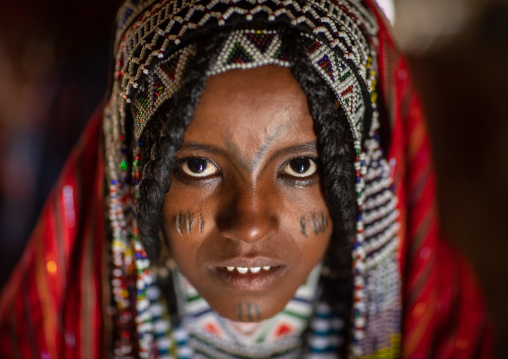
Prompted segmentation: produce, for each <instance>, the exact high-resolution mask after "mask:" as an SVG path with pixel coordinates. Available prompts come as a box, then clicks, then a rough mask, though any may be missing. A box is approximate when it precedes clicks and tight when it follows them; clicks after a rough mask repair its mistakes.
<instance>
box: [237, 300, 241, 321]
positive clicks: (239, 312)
mask: <svg viewBox="0 0 508 359" xmlns="http://www.w3.org/2000/svg"><path fill="white" fill-rule="evenodd" d="M237 314H238V320H239V321H242V303H239V304H238V306H237Z"/></svg>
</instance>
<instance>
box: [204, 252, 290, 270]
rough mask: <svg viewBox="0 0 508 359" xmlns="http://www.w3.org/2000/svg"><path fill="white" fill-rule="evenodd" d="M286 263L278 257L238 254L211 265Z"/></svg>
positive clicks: (256, 265)
mask: <svg viewBox="0 0 508 359" xmlns="http://www.w3.org/2000/svg"><path fill="white" fill-rule="evenodd" d="M285 264H286V263H285V262H284V261H282V260H280V259H278V258H272V257H266V256H262V255H257V256H238V257H232V258H227V259H223V260H219V261H215V262H214V263H212V266H213V267H250V268H252V267H268V266H270V267H278V266H283V265H285Z"/></svg>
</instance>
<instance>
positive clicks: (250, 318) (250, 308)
mask: <svg viewBox="0 0 508 359" xmlns="http://www.w3.org/2000/svg"><path fill="white" fill-rule="evenodd" d="M247 318H249V322H252V321H253V319H252V304H250V303H249V304H247Z"/></svg>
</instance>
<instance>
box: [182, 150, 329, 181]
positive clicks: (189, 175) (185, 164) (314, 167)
mask: <svg viewBox="0 0 508 359" xmlns="http://www.w3.org/2000/svg"><path fill="white" fill-rule="evenodd" d="M192 160H197V161H203V162H206V167H204V170H203V172H204V171H207V170H208V169H209V167H210V166H213V168H212V169H211V170H212V171H214V172H213V173H210V174H205V175H203V176H202V175H200V174H201V172H200V173H196V172H193V171H192V170H191V169H190V168H189V161H192ZM298 160H303V161H304V163H300V165H301V166H304V164H306V163H305V161H309V165H310V166H309V168H307V169H306V170H305V172H308V171H309V170H311V171H312V173H310V174H306V175H303V176H300V175H298V173H297V172H296V171H295V170H294V169H293V168H292V166H291V165H292V164H293V165H295V163H294V161H298ZM194 165H199V164H198V163H195V164H194ZM296 165H298V164H296ZM318 169H319V164H318V161H317V159H316V158H312V157H308V156H301V157H296V158H292V159H290V160H288V161H286V162H284V164H283V165H282V166H281V167H280V169H279V177H280V178H281V179H282V180H283V181H286V182H287V181H289V182H291V184H296V185H308V184H311V183H313V182H314V179H315V177H316V174H317V172H318ZM286 171H287V172H293V173H287V172H286ZM305 172H304V173H305ZM220 173H221V169H220V167H219V166H218V165H217V164H216V163H215V162H213V161H211V160H209V159H207V158H204V157H184V158H182V159H179V160H178V161H177V167H176V168H175V174H176V175H177V176H178V177H180V178H181V179H184V178H185V179H189V180H193V181H205V180H208V179H211V178H215V177H217V176H220Z"/></svg>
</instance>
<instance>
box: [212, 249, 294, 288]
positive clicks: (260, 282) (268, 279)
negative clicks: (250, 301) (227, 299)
mask: <svg viewBox="0 0 508 359" xmlns="http://www.w3.org/2000/svg"><path fill="white" fill-rule="evenodd" d="M209 268H210V270H211V271H212V272H213V273H214V274H215V275H216V276H217V277H218V278H219V279H220V280H221V281H222V282H223V283H224V284H226V285H227V286H228V287H230V288H231V289H233V290H237V291H248V292H255V291H262V290H265V289H267V288H269V287H271V286H272V285H273V284H274V283H275V282H276V281H277V279H278V278H279V277H280V276H281V275H282V274H283V273H284V272H285V271H286V269H287V265H286V264H285V263H283V262H282V261H281V260H279V259H274V258H266V257H250V258H245V257H237V258H232V259H228V260H224V261H220V262H218V263H214V264H213V265H212V266H209Z"/></svg>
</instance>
